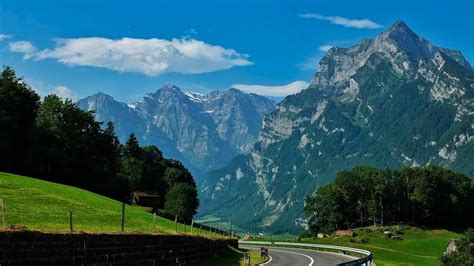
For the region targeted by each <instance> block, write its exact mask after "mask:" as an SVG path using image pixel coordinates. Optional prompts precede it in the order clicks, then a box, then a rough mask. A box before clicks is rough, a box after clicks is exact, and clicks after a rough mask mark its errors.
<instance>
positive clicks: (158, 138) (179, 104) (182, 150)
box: [78, 85, 275, 176]
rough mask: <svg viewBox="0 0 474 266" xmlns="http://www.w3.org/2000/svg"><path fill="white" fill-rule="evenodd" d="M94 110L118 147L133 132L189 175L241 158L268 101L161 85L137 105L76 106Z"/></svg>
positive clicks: (85, 102)
mask: <svg viewBox="0 0 474 266" xmlns="http://www.w3.org/2000/svg"><path fill="white" fill-rule="evenodd" d="M78 104H79V106H80V107H81V108H82V109H84V110H95V111H96V117H97V120H99V121H105V122H107V121H112V122H114V124H115V127H116V132H117V135H118V136H119V139H120V140H121V141H122V142H124V141H125V140H126V139H127V138H128V136H129V135H130V134H131V133H132V132H134V133H135V134H136V135H137V137H138V138H139V140H140V142H141V144H154V145H156V146H158V147H159V148H160V149H162V151H163V152H164V154H165V156H168V157H171V158H175V159H178V160H181V161H183V163H184V164H185V165H186V166H187V167H189V168H190V169H191V171H192V172H193V174H195V175H197V176H199V175H200V173H201V171H205V170H209V169H214V168H216V167H222V166H224V165H225V164H226V163H228V162H229V161H230V160H231V159H232V158H234V157H235V156H236V155H237V154H240V153H246V152H248V151H249V150H250V148H251V147H252V145H253V144H254V143H255V141H256V140H257V137H258V134H259V131H260V125H261V123H262V120H263V116H264V114H266V113H269V112H271V111H273V110H274V109H275V104H274V102H273V101H271V100H269V99H267V98H265V97H262V96H258V95H255V94H247V93H243V92H241V91H239V90H236V89H229V90H226V91H214V92H211V93H209V94H207V95H204V94H198V93H192V92H188V93H183V92H182V91H181V90H180V89H179V88H178V87H176V86H173V85H167V86H165V87H163V88H161V89H159V90H157V91H156V92H154V93H150V94H147V95H146V96H145V97H144V98H143V100H142V101H140V102H137V103H134V104H129V105H127V104H125V103H120V102H117V101H115V100H114V99H113V98H112V97H110V96H108V95H105V94H103V93H97V94H94V95H92V96H89V97H87V98H84V99H82V100H80V101H78Z"/></svg>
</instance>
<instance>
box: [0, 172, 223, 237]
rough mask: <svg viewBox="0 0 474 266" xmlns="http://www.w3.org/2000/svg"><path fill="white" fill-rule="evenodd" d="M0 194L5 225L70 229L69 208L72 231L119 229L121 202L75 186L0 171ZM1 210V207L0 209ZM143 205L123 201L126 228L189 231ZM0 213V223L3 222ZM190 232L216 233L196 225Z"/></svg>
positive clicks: (58, 229) (143, 230) (163, 231)
mask: <svg viewBox="0 0 474 266" xmlns="http://www.w3.org/2000/svg"><path fill="white" fill-rule="evenodd" d="M0 198H1V199H3V201H4V204H5V219H6V224H7V225H10V226H11V225H15V226H16V227H19V226H20V227H21V226H25V227H27V228H28V229H31V230H41V231H55V232H62V231H69V212H70V210H72V212H73V226H74V231H85V232H107V233H119V232H121V213H122V203H121V202H118V201H116V200H112V199H110V198H107V197H104V196H101V195H98V194H95V193H92V192H89V191H86V190H83V189H79V188H76V187H71V186H66V185H61V184H56V183H51V182H47V181H43V180H38V179H34V178H29V177H24V176H18V175H13V174H8V173H2V172H0ZM0 212H1V209H0ZM153 220H154V217H153V214H151V213H149V212H146V211H145V210H143V208H140V207H136V206H130V205H126V207H125V232H133V233H153V232H156V233H166V234H183V233H184V232H185V231H186V233H187V234H190V231H191V228H190V226H189V225H188V226H185V225H183V224H178V231H177V232H176V228H175V223H174V221H171V220H168V219H165V218H162V217H159V216H156V230H154V226H153ZM1 223H2V219H1V216H0V227H1V226H3V225H2V224H1ZM193 234H195V235H198V234H199V235H204V236H209V237H213V238H214V237H219V236H218V235H215V234H214V235H213V234H210V233H207V234H206V232H205V231H201V230H200V229H199V228H193Z"/></svg>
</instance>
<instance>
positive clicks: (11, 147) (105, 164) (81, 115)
mask: <svg viewBox="0 0 474 266" xmlns="http://www.w3.org/2000/svg"><path fill="white" fill-rule="evenodd" d="M0 129H1V130H0V171H5V172H10V173H15V174H22V175H28V176H32V177H36V178H40V179H44V180H48V181H53V182H58V183H62V184H67V185H73V186H77V187H81V188H84V189H87V190H90V191H93V192H96V193H99V194H102V195H105V196H108V197H112V198H115V199H117V200H121V201H127V200H130V195H131V193H132V192H134V191H142V192H147V193H153V194H156V195H158V200H157V202H156V204H155V209H157V210H162V211H163V212H164V213H165V214H168V215H172V216H174V215H178V216H179V217H180V218H181V219H184V220H190V219H191V218H192V217H193V215H194V214H196V210H197V208H198V206H199V201H198V198H197V190H196V184H195V182H194V179H193V177H192V175H191V174H190V173H189V171H188V170H187V169H186V168H185V167H184V166H183V165H182V164H181V163H180V162H178V161H175V160H169V159H165V158H163V155H162V153H161V151H160V150H159V149H158V148H157V147H155V146H146V147H141V146H140V145H139V143H138V140H137V138H136V137H135V135H134V134H131V135H130V137H129V139H128V141H127V142H126V143H125V144H121V143H120V142H119V140H118V138H117V136H116V135H115V131H114V125H113V124H112V123H107V124H106V126H103V124H102V123H100V122H97V121H95V117H94V112H87V111H83V110H81V109H80V108H79V107H78V106H77V105H76V104H75V103H73V102H72V101H71V100H70V99H65V100H63V99H61V98H59V97H58V96H56V95H48V96H46V97H45V98H44V99H43V100H42V101H41V99H40V97H39V96H38V94H37V93H36V92H35V91H34V90H32V89H31V88H30V87H29V86H28V85H27V84H26V83H25V82H24V81H23V80H22V78H19V77H17V76H16V74H15V72H14V70H13V69H12V68H10V67H5V68H4V70H3V72H2V74H1V77H0Z"/></svg>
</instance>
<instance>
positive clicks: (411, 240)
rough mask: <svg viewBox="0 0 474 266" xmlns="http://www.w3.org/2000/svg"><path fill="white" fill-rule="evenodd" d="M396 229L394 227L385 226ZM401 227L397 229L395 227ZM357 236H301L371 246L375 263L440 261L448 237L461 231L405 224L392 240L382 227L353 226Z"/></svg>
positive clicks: (429, 262)
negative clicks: (399, 233)
mask: <svg viewBox="0 0 474 266" xmlns="http://www.w3.org/2000/svg"><path fill="white" fill-rule="evenodd" d="M390 229H392V230H391V231H396V230H397V229H395V228H385V229H384V230H390ZM398 230H400V229H398ZM355 231H356V232H357V236H356V237H329V238H325V239H311V238H308V239H302V241H304V242H311V243H319V244H330V245H340V246H350V247H356V248H362V249H366V250H370V251H371V252H372V253H373V254H374V258H375V262H376V264H377V266H380V265H439V263H440V261H439V257H440V256H441V255H442V254H443V252H444V251H445V250H446V245H447V243H448V242H449V240H450V239H459V238H460V237H461V235H460V234H458V233H455V232H452V231H448V230H444V229H441V230H423V229H420V228H405V229H403V230H401V232H402V233H403V234H402V237H403V240H391V239H389V238H388V237H387V236H385V235H384V234H383V232H382V231H383V230H380V229H379V230H376V229H375V228H371V227H367V228H360V229H357V230H355Z"/></svg>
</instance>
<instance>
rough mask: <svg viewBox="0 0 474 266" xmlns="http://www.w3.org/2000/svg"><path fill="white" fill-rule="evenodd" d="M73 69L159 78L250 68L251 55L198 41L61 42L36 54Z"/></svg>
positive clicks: (81, 40)
mask: <svg viewBox="0 0 474 266" xmlns="http://www.w3.org/2000/svg"><path fill="white" fill-rule="evenodd" d="M30 57H33V58H34V59H35V60H43V59H56V60H57V61H58V62H61V63H64V64H67V65H71V66H94V67H101V68H107V69H111V70H114V71H119V72H138V73H142V74H145V75H148V76H157V75H160V74H163V73H167V72H177V73H205V72H213V71H218V70H224V69H229V68H231V67H234V66H246V65H252V64H253V63H252V62H251V61H250V60H248V55H246V54H241V53H239V52H237V51H235V50H234V49H227V48H224V47H222V46H218V45H210V44H207V43H205V42H202V41H198V40H195V39H188V38H183V39H172V40H164V39H156V38H153V39H133V38H122V39H119V40H113V39H107V38H98V37H93V38H77V39H58V40H56V43H55V47H54V48H52V49H45V50H42V51H39V52H36V53H34V54H32V55H31V56H30Z"/></svg>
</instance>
